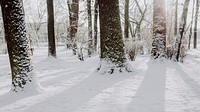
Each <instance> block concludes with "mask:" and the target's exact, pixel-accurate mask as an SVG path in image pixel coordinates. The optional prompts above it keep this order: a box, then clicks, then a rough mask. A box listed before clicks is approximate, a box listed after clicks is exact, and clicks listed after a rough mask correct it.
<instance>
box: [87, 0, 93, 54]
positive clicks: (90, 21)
mask: <svg viewBox="0 0 200 112" xmlns="http://www.w3.org/2000/svg"><path fill="white" fill-rule="evenodd" d="M87 12H88V56H89V57H90V56H91V55H92V53H93V50H94V49H93V38H92V11H91V0H87Z"/></svg>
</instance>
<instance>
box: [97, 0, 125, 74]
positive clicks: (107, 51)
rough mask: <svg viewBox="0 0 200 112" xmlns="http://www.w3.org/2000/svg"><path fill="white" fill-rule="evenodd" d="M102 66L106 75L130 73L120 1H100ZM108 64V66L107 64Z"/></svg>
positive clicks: (101, 68) (100, 68) (101, 69)
mask: <svg viewBox="0 0 200 112" xmlns="http://www.w3.org/2000/svg"><path fill="white" fill-rule="evenodd" d="M99 17H100V45H101V55H100V58H101V65H100V67H99V68H98V70H100V71H102V72H105V73H110V74H112V73H114V71H118V72H123V71H128V69H127V66H126V56H125V51H124V43H123V38H122V30H121V23H120V15H119V1H118V0H99ZM105 63H106V64H105Z"/></svg>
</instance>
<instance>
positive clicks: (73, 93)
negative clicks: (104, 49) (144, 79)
mask: <svg viewBox="0 0 200 112" xmlns="http://www.w3.org/2000/svg"><path fill="white" fill-rule="evenodd" d="M129 77H130V76H125V75H116V76H115V75H109V76H106V75H100V74H98V75H93V74H92V75H90V76H89V77H88V78H86V79H85V80H83V81H82V82H80V83H79V84H77V85H75V86H73V87H71V88H69V89H67V90H65V91H63V92H61V93H60V94H56V95H54V96H52V97H50V98H47V99H45V100H44V101H42V102H40V103H37V104H36V105H33V106H32V107H30V108H29V109H27V110H26V112H28V111H29V110H34V108H37V111H43V112H47V111H48V110H49V107H51V111H52V112H56V111H57V110H58V109H59V110H60V111H62V112H72V111H75V110H77V109H78V108H79V107H80V106H81V105H82V104H84V103H85V102H88V101H89V100H90V99H91V98H93V97H94V96H96V95H97V94H99V93H100V92H101V91H102V90H104V89H106V88H109V87H112V86H113V85H114V84H116V83H118V82H120V81H122V80H125V79H126V78H129ZM111 79H112V80H111ZM45 107H46V108H45Z"/></svg>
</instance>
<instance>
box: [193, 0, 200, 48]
mask: <svg viewBox="0 0 200 112" xmlns="http://www.w3.org/2000/svg"><path fill="white" fill-rule="evenodd" d="M198 16H199V0H196V11H195V18H194V49H196V48H197V32H198V31H197V25H198Z"/></svg>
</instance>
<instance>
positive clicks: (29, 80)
mask: <svg viewBox="0 0 200 112" xmlns="http://www.w3.org/2000/svg"><path fill="white" fill-rule="evenodd" d="M1 8H2V14H3V21H4V29H5V30H4V31H5V38H6V41H7V48H8V53H9V59H10V67H11V72H12V91H14V92H20V91H24V92H26V90H27V86H28V85H30V84H33V83H34V79H33V78H34V73H33V72H32V70H33V66H32V64H31V58H30V54H29V48H30V47H29V44H28V38H27V35H26V29H25V21H24V18H25V17H24V9H23V1H22V0H4V1H1Z"/></svg>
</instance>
